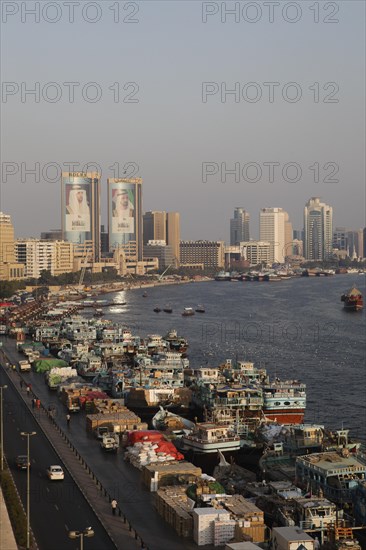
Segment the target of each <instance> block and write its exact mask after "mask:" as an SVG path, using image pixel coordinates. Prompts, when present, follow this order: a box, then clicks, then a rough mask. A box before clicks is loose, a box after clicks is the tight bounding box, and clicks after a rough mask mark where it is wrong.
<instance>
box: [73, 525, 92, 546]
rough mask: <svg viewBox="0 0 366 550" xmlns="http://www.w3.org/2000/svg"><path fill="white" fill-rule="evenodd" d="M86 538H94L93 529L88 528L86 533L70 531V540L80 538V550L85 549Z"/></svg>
mask: <svg viewBox="0 0 366 550" xmlns="http://www.w3.org/2000/svg"><path fill="white" fill-rule="evenodd" d="M84 537H94V531H93V529H92V528H91V527H86V529H84V531H69V538H70V539H78V538H80V550H83V549H84Z"/></svg>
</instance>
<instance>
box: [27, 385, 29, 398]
mask: <svg viewBox="0 0 366 550" xmlns="http://www.w3.org/2000/svg"><path fill="white" fill-rule="evenodd" d="M27 395H28V397H29V395H30V387H29V386H27Z"/></svg>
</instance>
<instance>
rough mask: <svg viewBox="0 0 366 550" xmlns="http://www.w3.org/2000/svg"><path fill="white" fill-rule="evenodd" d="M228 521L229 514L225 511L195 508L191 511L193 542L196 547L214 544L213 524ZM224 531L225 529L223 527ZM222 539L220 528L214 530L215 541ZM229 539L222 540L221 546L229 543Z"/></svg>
mask: <svg viewBox="0 0 366 550" xmlns="http://www.w3.org/2000/svg"><path fill="white" fill-rule="evenodd" d="M228 521H230V513H229V512H227V511H226V510H220V509H215V508H196V509H195V510H193V540H194V542H195V543H196V544H198V546H204V545H205V544H214V541H215V522H220V523H221V522H224V524H226V523H227V522H228ZM225 531H226V527H225ZM218 538H220V540H222V539H223V536H220V526H218V527H217V529H216V539H218ZM229 540H231V538H229V539H227V540H226V541H225V540H224V541H223V542H221V544H224V543H225V542H229Z"/></svg>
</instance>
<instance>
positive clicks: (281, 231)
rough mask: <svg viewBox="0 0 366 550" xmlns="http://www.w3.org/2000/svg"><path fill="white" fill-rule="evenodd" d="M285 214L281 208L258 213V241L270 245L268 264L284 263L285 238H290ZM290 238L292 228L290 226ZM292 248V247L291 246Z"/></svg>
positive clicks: (264, 209) (262, 210) (263, 210)
mask: <svg viewBox="0 0 366 550" xmlns="http://www.w3.org/2000/svg"><path fill="white" fill-rule="evenodd" d="M286 222H287V223H290V222H289V217H288V214H287V212H285V211H284V210H283V209H282V208H262V209H261V210H260V213H259V240H260V241H268V242H269V243H270V245H271V250H270V262H272V263H280V264H282V263H284V261H285V256H286V254H287V249H286V244H288V243H286V236H287V238H290V233H289V231H290V229H289V226H287V229H286ZM291 236H292V226H291ZM291 243H292V238H291ZM291 246H292V245H291Z"/></svg>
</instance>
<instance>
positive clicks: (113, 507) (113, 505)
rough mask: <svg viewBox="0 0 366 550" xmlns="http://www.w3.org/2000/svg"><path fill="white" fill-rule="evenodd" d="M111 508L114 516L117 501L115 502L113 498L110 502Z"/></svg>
mask: <svg viewBox="0 0 366 550" xmlns="http://www.w3.org/2000/svg"><path fill="white" fill-rule="evenodd" d="M111 506H112V514H113V515H114V516H115V515H116V509H117V501H116V499H115V498H114V499H113V500H112V502H111Z"/></svg>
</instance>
